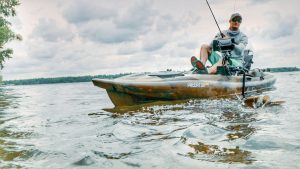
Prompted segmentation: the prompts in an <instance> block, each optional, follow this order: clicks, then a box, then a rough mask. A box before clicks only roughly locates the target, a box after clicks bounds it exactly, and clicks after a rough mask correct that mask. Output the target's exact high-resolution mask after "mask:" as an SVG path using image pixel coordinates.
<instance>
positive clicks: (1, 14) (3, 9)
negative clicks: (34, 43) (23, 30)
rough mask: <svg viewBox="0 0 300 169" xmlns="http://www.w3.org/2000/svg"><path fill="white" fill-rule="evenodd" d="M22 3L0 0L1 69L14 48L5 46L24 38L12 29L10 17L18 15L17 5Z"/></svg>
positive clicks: (15, 0)
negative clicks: (8, 19)
mask: <svg viewBox="0 0 300 169" xmlns="http://www.w3.org/2000/svg"><path fill="white" fill-rule="evenodd" d="M18 5H20V3H19V0H0V69H2V68H3V63H4V62H5V60H6V59H9V58H11V56H12V54H13V50H12V49H10V48H5V47H4V46H5V44H6V43H7V42H9V41H12V40H22V37H21V35H18V34H16V33H15V32H13V31H12V30H11V23H10V22H9V21H7V18H8V17H13V16H15V15H16V8H15V7H16V6H18Z"/></svg>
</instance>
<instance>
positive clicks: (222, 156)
mask: <svg viewBox="0 0 300 169" xmlns="http://www.w3.org/2000/svg"><path fill="white" fill-rule="evenodd" d="M189 146H190V147H192V148H193V149H194V152H190V153H188V156H189V157H191V158H193V159H197V158H199V159H203V158H201V155H209V156H210V157H209V158H208V159H207V160H208V161H212V162H223V163H243V164H251V163H252V162H253V161H255V160H254V159H253V157H252V156H251V152H250V151H246V150H241V149H240V148H239V147H238V146H237V147H235V148H220V147H219V146H218V145H208V144H204V143H201V142H198V144H189Z"/></svg>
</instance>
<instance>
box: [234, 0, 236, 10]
mask: <svg viewBox="0 0 300 169" xmlns="http://www.w3.org/2000/svg"><path fill="white" fill-rule="evenodd" d="M235 6H236V0H234V6H233V13H235Z"/></svg>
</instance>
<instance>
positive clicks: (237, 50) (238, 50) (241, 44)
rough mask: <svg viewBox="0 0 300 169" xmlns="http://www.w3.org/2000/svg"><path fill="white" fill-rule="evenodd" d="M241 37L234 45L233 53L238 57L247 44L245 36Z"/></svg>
mask: <svg viewBox="0 0 300 169" xmlns="http://www.w3.org/2000/svg"><path fill="white" fill-rule="evenodd" d="M241 36H242V37H241V40H240V42H239V43H238V44H234V51H235V53H236V54H238V55H242V52H243V51H244V49H245V48H246V46H247V44H248V37H247V36H246V35H245V34H242V35H241Z"/></svg>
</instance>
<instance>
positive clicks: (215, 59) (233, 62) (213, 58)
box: [208, 51, 243, 67]
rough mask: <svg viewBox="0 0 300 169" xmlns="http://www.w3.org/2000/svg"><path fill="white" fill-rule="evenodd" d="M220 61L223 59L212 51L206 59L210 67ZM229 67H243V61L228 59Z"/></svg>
mask: <svg viewBox="0 0 300 169" xmlns="http://www.w3.org/2000/svg"><path fill="white" fill-rule="evenodd" d="M220 59H223V57H222V56H220V55H219V54H218V53H217V52H215V51H212V53H211V55H210V56H209V57H208V60H209V61H210V63H211V64H212V65H214V64H216V63H217V62H218V61H219V60H220ZM229 65H230V66H234V67H243V61H242V60H240V59H234V58H229Z"/></svg>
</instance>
